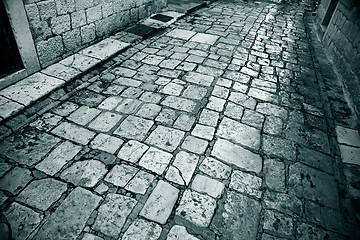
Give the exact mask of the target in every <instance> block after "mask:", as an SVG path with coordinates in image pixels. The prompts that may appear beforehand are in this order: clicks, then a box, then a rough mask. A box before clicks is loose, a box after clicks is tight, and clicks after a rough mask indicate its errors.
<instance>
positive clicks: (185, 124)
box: [174, 113, 195, 131]
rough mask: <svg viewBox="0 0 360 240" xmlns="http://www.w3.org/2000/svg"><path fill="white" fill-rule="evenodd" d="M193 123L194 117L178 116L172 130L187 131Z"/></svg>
mask: <svg viewBox="0 0 360 240" xmlns="http://www.w3.org/2000/svg"><path fill="white" fill-rule="evenodd" d="M194 123H195V117H194V116H192V115H188V114H184V113H182V114H180V116H179V117H178V118H177V119H176V121H175V123H174V128H178V129H180V130H184V131H189V130H190V129H191V128H192V126H193V125H194Z"/></svg>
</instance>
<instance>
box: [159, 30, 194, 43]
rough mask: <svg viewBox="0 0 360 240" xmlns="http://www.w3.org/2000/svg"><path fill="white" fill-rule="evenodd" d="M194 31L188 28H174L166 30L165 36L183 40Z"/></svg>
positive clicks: (189, 36)
mask: <svg viewBox="0 0 360 240" xmlns="http://www.w3.org/2000/svg"><path fill="white" fill-rule="evenodd" d="M195 34H196V32H194V31H189V30H183V29H177V28H176V29H174V30H172V31H171V32H168V33H167V34H166V36H169V37H174V38H180V39H184V40H189V39H190V38H191V37H192V36H194V35H195Z"/></svg>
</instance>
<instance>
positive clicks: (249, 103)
mask: <svg viewBox="0 0 360 240" xmlns="http://www.w3.org/2000/svg"><path fill="white" fill-rule="evenodd" d="M229 100H230V101H232V102H234V103H236V104H239V105H241V106H243V107H246V108H250V109H252V110H254V109H255V105H256V100H255V99H254V98H251V97H249V96H247V95H246V94H244V93H241V92H231V93H230V97H229Z"/></svg>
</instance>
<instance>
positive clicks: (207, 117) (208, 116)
mask: <svg viewBox="0 0 360 240" xmlns="http://www.w3.org/2000/svg"><path fill="white" fill-rule="evenodd" d="M218 120H219V113H218V112H215V111H212V110H209V109H204V110H202V112H201V114H200V118H199V123H201V124H204V125H207V126H212V127H216V126H217V124H218Z"/></svg>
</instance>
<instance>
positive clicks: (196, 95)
mask: <svg viewBox="0 0 360 240" xmlns="http://www.w3.org/2000/svg"><path fill="white" fill-rule="evenodd" d="M206 94H207V89H206V88H203V87H198V86H195V85H189V86H188V87H187V88H186V89H185V90H184V93H183V94H182V96H183V97H186V98H190V99H195V100H201V99H203V98H204V97H205V95H206Z"/></svg>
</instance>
